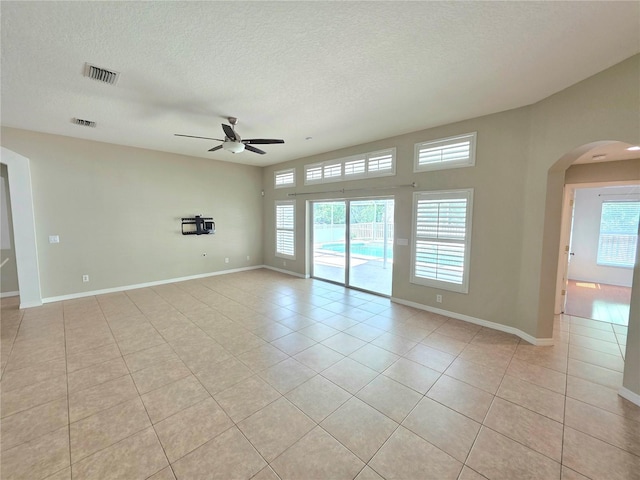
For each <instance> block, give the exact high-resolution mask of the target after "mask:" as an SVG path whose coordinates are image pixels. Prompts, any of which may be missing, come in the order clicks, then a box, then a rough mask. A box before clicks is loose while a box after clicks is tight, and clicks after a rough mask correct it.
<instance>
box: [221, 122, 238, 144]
mask: <svg viewBox="0 0 640 480" xmlns="http://www.w3.org/2000/svg"><path fill="white" fill-rule="evenodd" d="M222 130H224V134H225V135H226V136H227V138H229V140H233V141H234V142H235V141H236V140H237V137H236V132H234V131H233V128H231V126H229V125H225V124H224V123H223V124H222Z"/></svg>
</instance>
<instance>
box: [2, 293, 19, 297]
mask: <svg viewBox="0 0 640 480" xmlns="http://www.w3.org/2000/svg"><path fill="white" fill-rule="evenodd" d="M18 295H20V292H2V293H0V298H7V297H17V296H18Z"/></svg>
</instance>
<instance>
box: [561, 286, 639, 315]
mask: <svg viewBox="0 0 640 480" xmlns="http://www.w3.org/2000/svg"><path fill="white" fill-rule="evenodd" d="M630 303H631V288H630V287H619V286H616V285H606V284H604V283H592V282H580V281H576V280H569V281H568V282H567V302H566V305H565V309H564V313H566V314H568V315H575V316H578V317H583V318H590V319H593V320H599V321H601V322H610V323H614V324H617V325H625V326H626V325H629V305H630Z"/></svg>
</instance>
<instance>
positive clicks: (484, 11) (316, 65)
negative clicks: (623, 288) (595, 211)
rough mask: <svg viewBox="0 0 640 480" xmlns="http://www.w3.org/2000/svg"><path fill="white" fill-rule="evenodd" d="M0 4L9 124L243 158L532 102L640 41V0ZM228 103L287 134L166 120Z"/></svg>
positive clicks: (202, 120) (347, 141)
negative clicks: (232, 148)
mask: <svg viewBox="0 0 640 480" xmlns="http://www.w3.org/2000/svg"><path fill="white" fill-rule="evenodd" d="M0 9H1V16H2V20H1V21H2V38H1V39H2V47H1V48H2V65H1V66H2V77H1V83H2V91H1V93H2V97H1V107H2V111H1V120H2V124H3V125H6V126H11V127H17V128H24V129H28V130H35V131H39V132H47V133H54V134H59V135H67V136H71V137H78V138H86V139H91V140H98V141H102V142H109V143H115V144H121V145H131V146H136V147H143V148H149V149H154V150H161V151H166V152H175V153H180V154H185V155H191V156H197V157H204V158H214V159H217V160H223V161H233V162H237V163H246V164H251V165H270V164H274V163H279V162H282V161H286V160H291V159H295V158H299V157H304V156H308V155H313V154H316V153H321V152H326V151H331V150H335V149H338V148H342V147H347V146H350V145H356V144H360V143H365V142H369V141H373V140H377V139H381V138H386V137H391V136H395V135H399V134H403V133H408V132H412V131H417V130H422V129H425V128H429V127H433V126H437V125H443V124H447V123H451V122H455V121H458V120H463V119H467V118H473V117H477V116H480V115H485V114H489V113H493V112H499V111H503V110H507V109H511V108H516V107H520V106H523V105H528V104H531V103H533V102H536V101H538V100H540V99H542V98H545V97H547V96H549V95H551V94H553V93H555V92H557V91H559V90H562V89H564V88H566V87H568V86H570V85H572V84H574V83H576V82H578V81H580V80H583V79H585V78H587V77H589V76H591V75H593V74H595V73H597V72H599V71H601V70H604V69H606V68H608V67H610V66H612V65H614V64H616V63H618V62H620V61H622V60H624V59H626V58H628V57H630V56H632V55H634V54H635V53H637V52H638V51H640V2H400V1H393V2H324V1H319V2H268V1H261V2H240V1H231V2H90V1H86V2H10V1H2V2H1V3H0ZM85 62H89V63H93V64H96V65H99V66H101V67H104V68H108V69H112V70H115V71H118V72H121V77H120V80H119V82H118V83H117V85H115V86H109V85H105V84H101V83H99V82H96V81H94V80H90V79H88V78H85V77H83V68H84V65H85ZM228 116H235V117H238V118H239V124H238V132H239V133H240V134H241V135H242V136H243V137H244V138H254V137H261V138H265V137H266V138H283V139H284V140H285V142H286V143H285V144H284V145H266V146H264V150H266V151H267V154H266V155H256V154H253V153H250V152H245V153H241V154H236V155H234V154H231V153H229V152H226V151H217V152H215V153H209V152H207V150H208V149H209V148H211V147H213V146H215V145H216V144H217V142H213V141H207V140H199V139H188V138H180V137H175V136H174V135H173V134H174V133H182V134H190V135H199V136H205V137H214V138H221V135H222V131H221V128H220V123H222V122H223V121H225V117H228ZM74 117H77V118H82V119H87V120H93V121H95V122H97V128H95V129H92V128H86V127H80V126H76V125H73V124H72V123H71V119H72V118H74ZM306 137H313V138H312V139H311V140H305V138H306Z"/></svg>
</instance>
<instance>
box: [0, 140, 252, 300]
mask: <svg viewBox="0 0 640 480" xmlns="http://www.w3.org/2000/svg"><path fill="white" fill-rule="evenodd" d="M2 145H3V147H5V148H8V149H9V150H12V151H14V152H16V153H19V154H20V155H23V156H25V157H27V158H29V160H30V165H31V175H32V186H33V192H34V193H33V195H34V209H35V222H36V235H37V247H38V257H39V264H40V281H41V287H42V296H43V297H44V298H50V297H56V296H61V295H68V294H75V293H79V292H84V291H93V290H99V289H105V288H114V287H123V286H127V285H134V284H139V283H145V282H153V281H161V280H167V279H172V278H179V277H185V276H191V275H198V274H206V273H211V272H216V271H222V270H227V269H233V268H241V267H247V266H252V265H260V264H262V246H261V240H262V197H261V194H260V192H261V189H262V175H261V169H260V168H258V167H250V166H244V165H235V164H231V163H227V162H218V161H214V160H207V159H202V158H193V157H187V156H181V155H175V154H169V153H162V152H156V151H151V150H144V149H138V148H131V147H124V146H117V145H111V144H106V143H99V142H92V141H86V140H78V139H73V138H68V137H62V136H56V135H47V134H40V133H35V132H29V131H25V130H17V129H11V128H3V129H2ZM196 214H202V215H205V216H211V217H213V218H214V221H215V222H216V226H217V233H216V234H215V235H202V236H183V235H181V234H180V218H181V217H189V216H193V215H196ZM49 235H59V236H60V243H59V244H49V243H48V237H49ZM203 253H206V254H207V256H206V257H203V256H202V254H203ZM247 255H248V256H250V260H247V259H246V257H247ZM225 257H229V259H230V263H228V264H225V263H224V258H225ZM83 274H88V275H89V276H90V282H89V283H83V282H82V275H83Z"/></svg>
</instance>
